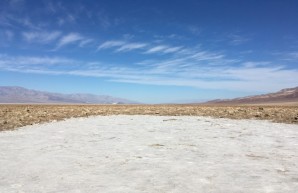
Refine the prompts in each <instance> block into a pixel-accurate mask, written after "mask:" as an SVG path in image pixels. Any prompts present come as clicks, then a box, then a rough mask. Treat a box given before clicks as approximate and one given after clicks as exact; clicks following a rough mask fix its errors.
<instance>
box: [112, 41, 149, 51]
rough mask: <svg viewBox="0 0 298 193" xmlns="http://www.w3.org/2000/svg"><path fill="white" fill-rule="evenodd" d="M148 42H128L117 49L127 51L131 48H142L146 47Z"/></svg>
mask: <svg viewBox="0 0 298 193" xmlns="http://www.w3.org/2000/svg"><path fill="white" fill-rule="evenodd" d="M146 46H147V44H145V43H127V44H124V45H122V46H120V47H119V48H118V49H117V50H116V51H117V52H127V51H131V50H136V49H141V48H144V47H146Z"/></svg>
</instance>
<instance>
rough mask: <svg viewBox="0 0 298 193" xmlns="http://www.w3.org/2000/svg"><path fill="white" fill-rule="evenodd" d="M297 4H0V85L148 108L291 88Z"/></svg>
mask: <svg viewBox="0 0 298 193" xmlns="http://www.w3.org/2000/svg"><path fill="white" fill-rule="evenodd" d="M297 60H298V1H295V0H261V1H260V0H249V1H247V0H214V1H207V0H205V1H200V0H183V1H182V0H142V1H140V0H121V1H120V0H119V1H116V0H114V1H112V0H96V1H95V0H64V1H62V0H61V1H58V0H55V1H54V0H53V1H51V0H35V1H33V0H2V1H1V2H0V85H16V86H24V87H27V88H31V89H39V90H45V91H54V92H62V93H93V94H107V95H112V96H117V97H124V98H128V99H132V100H136V101H140V102H145V103H163V102H193V101H202V100H208V99H216V98H231V97H238V96H245V95H253V94H260V93H266V92H273V91H277V90H279V89H282V88H287V87H295V86H298V78H297V77H298V64H297Z"/></svg>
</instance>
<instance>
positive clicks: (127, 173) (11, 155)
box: [0, 115, 298, 193]
mask: <svg viewBox="0 0 298 193" xmlns="http://www.w3.org/2000/svg"><path fill="white" fill-rule="evenodd" d="M297 190H298V126H297V125H294V124H281V123H272V122H269V121H259V120H230V119H214V118H209V117H199V116H179V117H177V116H148V115H134V116H131V115H113V116H97V117H89V118H72V119H68V120H65V121H59V122H52V123H46V124H41V125H38V124H37V125H33V126H26V127H23V128H21V129H18V130H14V131H3V132H0V192H5V193H15V192H28V193H35V192H36V193H40V192H51V193H54V192H71V193H79V192H82V193H83V192H88V193H92V192H94V193H95V192H96V193H97V192H104V193H116V192H117V193H119V192H129V193H135V192H148V193H162V192H171V193H178V192H179V193H180V192H185V193H188V192H189V193H193V192H216V193H217V192H224V193H225V192H229V193H248V192H249V193H264V192H274V193H277V192H282V193H296V192H297Z"/></svg>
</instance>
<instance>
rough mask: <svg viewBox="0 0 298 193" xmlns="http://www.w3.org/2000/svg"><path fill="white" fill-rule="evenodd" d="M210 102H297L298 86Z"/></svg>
mask: <svg viewBox="0 0 298 193" xmlns="http://www.w3.org/2000/svg"><path fill="white" fill-rule="evenodd" d="M207 103H208V104H266V103H297V104H298V87H295V88H286V89H282V90H280V91H278V92H275V93H269V94H263V95H255V96H247V97H241V98H235V99H217V100H213V101H208V102H207Z"/></svg>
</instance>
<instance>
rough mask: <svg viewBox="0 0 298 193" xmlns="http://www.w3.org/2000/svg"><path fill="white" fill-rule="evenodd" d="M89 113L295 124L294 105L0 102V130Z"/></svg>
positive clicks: (297, 110) (297, 107)
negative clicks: (200, 117) (37, 103)
mask: <svg viewBox="0 0 298 193" xmlns="http://www.w3.org/2000/svg"><path fill="white" fill-rule="evenodd" d="M93 115H161V116H212V117H217V118H230V119H261V120H271V121H273V122H279V123H291V124H298V105H288V104H284V103H282V104H279V105H275V106H274V105H272V106H270V105H260V104H259V105H241V106H236V105H230V106H227V105H61V104H60V105H54V104H52V105H50V104H49V105H46V104H39V105H30V104H19V105H18V104H2V105H1V104H0V131H4V130H11V129H15V128H18V127H21V126H26V125H32V124H36V123H45V122H49V121H53V120H63V119H67V118H72V117H88V116H93Z"/></svg>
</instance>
